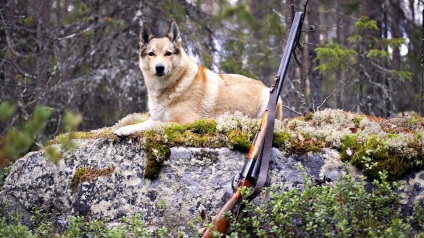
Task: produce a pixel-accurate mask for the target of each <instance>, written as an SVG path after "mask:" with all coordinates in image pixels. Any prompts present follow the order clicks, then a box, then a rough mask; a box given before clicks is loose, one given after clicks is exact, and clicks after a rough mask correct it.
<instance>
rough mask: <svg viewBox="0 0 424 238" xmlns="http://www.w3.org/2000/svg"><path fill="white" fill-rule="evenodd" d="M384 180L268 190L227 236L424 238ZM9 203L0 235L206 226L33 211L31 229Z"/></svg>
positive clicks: (0, 214) (163, 231) (419, 217)
mask: <svg viewBox="0 0 424 238" xmlns="http://www.w3.org/2000/svg"><path fill="white" fill-rule="evenodd" d="M379 176H380V179H379V180H374V181H373V183H372V185H371V186H369V185H367V184H366V182H365V178H359V179H355V178H354V177H352V176H351V175H350V174H348V173H346V174H344V175H342V176H341V177H340V178H339V179H338V180H337V181H334V182H332V183H330V184H323V185H316V184H314V183H313V182H312V180H311V179H310V178H309V177H307V176H305V177H304V187H303V188H302V189H298V188H292V189H290V190H288V191H282V190H281V189H282V188H281V187H272V188H266V189H265V191H263V193H262V194H261V195H260V196H262V197H261V199H258V198H257V199H255V200H254V201H253V202H250V203H246V206H245V208H244V210H242V212H241V214H240V216H239V217H238V218H237V219H232V218H231V219H232V220H233V221H232V222H231V224H232V226H231V227H230V231H229V233H228V234H227V235H228V236H227V237H371V238H372V237H421V238H423V237H424V227H423V224H424V208H423V206H422V204H421V205H418V204H416V205H415V207H414V208H413V211H412V213H410V214H406V212H405V210H402V207H401V205H400V203H399V196H398V194H397V193H396V192H395V189H396V187H397V186H398V185H397V184H396V183H392V182H389V181H388V180H387V173H386V172H381V173H380V174H379ZM246 194H249V193H246ZM259 200H260V201H259ZM5 205H6V204H3V206H1V207H0V237H197V236H200V235H199V234H198V233H197V229H198V228H200V226H202V225H200V224H199V227H196V225H195V224H198V221H192V222H188V223H187V226H185V227H179V228H178V230H173V229H175V227H174V228H171V227H172V224H170V225H171V227H167V226H162V227H160V228H159V227H158V228H155V229H151V228H148V227H147V225H146V224H145V222H144V221H143V218H142V215H141V214H137V215H135V216H132V217H122V218H121V219H119V220H117V221H114V222H113V223H111V221H109V220H107V219H106V220H95V219H89V218H84V217H74V216H70V217H68V218H67V222H66V226H65V227H64V228H63V227H62V228H59V227H57V226H56V225H55V224H53V223H52V222H51V221H50V218H49V217H50V215H51V214H50V213H46V212H40V210H33V211H32V218H31V221H32V223H31V224H30V226H29V227H27V226H24V225H23V224H22V223H21V222H22V219H21V216H20V215H19V214H17V213H14V214H12V215H9V214H6V209H5ZM167 207H168V205H165V206H164V205H162V206H160V209H167ZM405 214H406V215H405ZM230 216H231V215H230ZM6 217H7V219H6ZM213 237H221V236H220V235H218V234H213Z"/></svg>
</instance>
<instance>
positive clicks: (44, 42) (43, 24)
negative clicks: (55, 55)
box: [31, 0, 51, 104]
mask: <svg viewBox="0 0 424 238" xmlns="http://www.w3.org/2000/svg"><path fill="white" fill-rule="evenodd" d="M50 10H51V0H34V1H33V2H32V6H31V14H32V16H33V17H34V19H35V22H36V27H37V29H36V32H37V51H36V72H35V73H36V89H35V90H36V95H35V96H36V100H38V102H39V103H41V104H44V103H45V102H44V98H45V93H46V90H47V83H48V80H49V76H48V69H49V64H50V62H49V58H50V13H51V11H50Z"/></svg>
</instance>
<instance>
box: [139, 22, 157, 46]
mask: <svg viewBox="0 0 424 238" xmlns="http://www.w3.org/2000/svg"><path fill="white" fill-rule="evenodd" d="M154 37H155V35H153V32H152V29H151V28H150V26H149V24H148V23H147V22H144V23H143V26H142V27H141V31H140V49H141V48H143V47H145V46H146V45H147V44H148V43H149V41H150V40H151V39H153V38H154Z"/></svg>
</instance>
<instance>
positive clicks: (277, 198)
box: [230, 172, 424, 237]
mask: <svg viewBox="0 0 424 238" xmlns="http://www.w3.org/2000/svg"><path fill="white" fill-rule="evenodd" d="M379 176H380V179H379V180H374V182H373V183H372V189H371V191H367V189H366V183H365V182H364V178H361V179H360V180H359V181H357V180H355V179H354V178H353V177H352V176H351V175H349V174H347V175H343V176H342V177H341V178H340V179H339V180H337V181H336V182H334V184H332V185H322V186H315V185H313V183H312V182H311V179H309V178H307V177H305V179H304V185H305V188H304V189H303V190H299V189H297V188H292V189H290V190H288V191H285V192H281V191H279V189H278V188H267V189H266V191H265V192H264V193H263V194H266V196H267V197H266V199H263V198H262V199H261V201H262V203H261V204H259V205H258V204H253V203H248V204H247V205H246V208H245V209H244V210H243V212H242V213H241V216H240V217H239V219H234V220H233V226H232V228H231V232H230V234H231V235H230V236H231V237H424V230H423V224H424V208H423V207H422V205H418V204H417V205H416V206H415V207H414V211H413V213H412V214H411V215H408V216H404V215H403V213H402V208H401V205H400V204H399V196H398V194H397V193H395V192H394V189H395V188H396V187H397V184H396V183H390V182H388V180H387V172H380V173H379Z"/></svg>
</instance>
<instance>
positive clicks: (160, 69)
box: [155, 64, 165, 74]
mask: <svg viewBox="0 0 424 238" xmlns="http://www.w3.org/2000/svg"><path fill="white" fill-rule="evenodd" d="M155 68H156V74H163V72H164V71H165V65H163V64H157V65H156V67H155Z"/></svg>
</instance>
